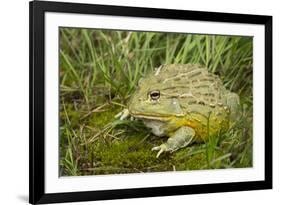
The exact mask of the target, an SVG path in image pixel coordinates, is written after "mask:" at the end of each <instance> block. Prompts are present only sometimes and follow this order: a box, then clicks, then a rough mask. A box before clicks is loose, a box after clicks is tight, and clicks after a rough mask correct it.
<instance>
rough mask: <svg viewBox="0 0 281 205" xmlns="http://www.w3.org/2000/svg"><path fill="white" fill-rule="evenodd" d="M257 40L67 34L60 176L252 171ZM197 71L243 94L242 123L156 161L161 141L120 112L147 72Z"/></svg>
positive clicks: (63, 42) (63, 30)
mask: <svg viewBox="0 0 281 205" xmlns="http://www.w3.org/2000/svg"><path fill="white" fill-rule="evenodd" d="M252 46H253V45H252V38H251V37H239V36H216V35H194V34H177V33H155V32H127V31H110V30H94V29H79V28H61V29H60V63H59V66H60V174H61V175H63V176H76V175H93V174H116V173H132V172H134V173H135V172H138V173H141V172H152V171H153V172H157V171H173V170H197V169H218V168H237V167H250V166H252V63H253V62H252V61H253V59H252V57H253V54H252ZM169 63H182V64H185V63H198V64H202V65H205V66H206V67H208V69H209V70H210V72H212V73H215V74H217V75H219V76H220V78H221V79H222V81H223V83H224V85H225V86H226V87H227V88H228V89H230V90H232V91H234V92H236V93H237V94H239V96H240V98H241V104H242V107H243V115H242V116H241V118H240V119H239V120H238V121H237V123H236V124H235V125H233V126H232V127H231V128H230V129H229V131H228V132H227V133H222V134H220V135H219V136H213V137H211V138H210V140H209V141H208V142H207V143H206V144H194V145H192V146H189V147H186V148H184V149H181V150H179V151H177V152H175V153H173V154H169V153H165V154H163V155H161V157H160V158H158V159H157V158H156V157H155V156H156V153H155V152H151V148H152V147H153V146H156V145H159V144H161V143H162V142H164V141H165V140H166V138H159V137H156V136H153V135H152V134H151V133H149V130H148V129H146V128H145V127H144V125H143V124H142V123H141V122H138V121H129V120H128V121H119V120H116V119H114V115H115V114H117V113H118V112H120V111H121V110H122V109H123V108H124V107H125V106H126V103H127V102H128V99H129V98H130V95H131V94H132V93H133V92H134V90H135V88H136V86H137V82H138V80H139V79H140V78H141V77H144V76H145V75H146V73H147V72H149V71H151V70H153V69H154V68H156V67H158V66H160V65H161V64H169Z"/></svg>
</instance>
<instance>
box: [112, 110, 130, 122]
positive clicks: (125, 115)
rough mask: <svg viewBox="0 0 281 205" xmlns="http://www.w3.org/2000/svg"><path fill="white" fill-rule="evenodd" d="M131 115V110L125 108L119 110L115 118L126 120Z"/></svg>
mask: <svg viewBox="0 0 281 205" xmlns="http://www.w3.org/2000/svg"><path fill="white" fill-rule="evenodd" d="M129 116H130V113H129V110H128V109H123V110H122V111H121V112H119V113H118V114H117V115H115V116H114V117H115V118H118V119H120V120H125V119H126V118H128V117H129Z"/></svg>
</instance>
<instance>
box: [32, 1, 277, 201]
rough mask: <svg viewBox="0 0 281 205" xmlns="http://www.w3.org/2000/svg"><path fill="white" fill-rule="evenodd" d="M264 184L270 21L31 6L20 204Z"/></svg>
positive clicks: (268, 147)
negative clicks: (24, 181)
mask: <svg viewBox="0 0 281 205" xmlns="http://www.w3.org/2000/svg"><path fill="white" fill-rule="evenodd" d="M270 188H272V17H271V16H262V15H248V14H247V15H246V14H229V13H214V12H207V11H206V12H201V11H200V12H199V11H184V10H169V9H156V8H137V7H122V6H105V5H91V4H77V3H58V2H46V1H44V2H41V1H33V2H30V203H33V204H35V203H52V202H72V201H86V200H106V199H120V198H131V197H152V196H165V195H180V194H197V193H212V192H228V191H240V190H256V189H270Z"/></svg>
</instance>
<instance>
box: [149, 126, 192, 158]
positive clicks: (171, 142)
mask: <svg viewBox="0 0 281 205" xmlns="http://www.w3.org/2000/svg"><path fill="white" fill-rule="evenodd" d="M194 136H195V131H194V130H193V129H192V128H190V127H181V128H179V129H178V130H177V131H176V132H175V133H174V134H173V135H172V136H171V137H170V138H169V139H168V141H167V142H166V143H164V144H161V145H160V146H157V147H153V148H152V151H155V150H156V151H158V150H159V152H158V153H157V155H156V157H157V158H158V157H159V156H160V154H161V153H163V152H167V151H168V152H174V151H176V150H178V149H180V148H183V147H186V146H188V145H189V144H190V143H192V142H193V140H194Z"/></svg>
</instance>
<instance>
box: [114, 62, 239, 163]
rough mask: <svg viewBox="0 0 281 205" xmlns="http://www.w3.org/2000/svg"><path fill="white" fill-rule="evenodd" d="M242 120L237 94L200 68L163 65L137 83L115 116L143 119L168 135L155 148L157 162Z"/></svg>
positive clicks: (151, 128) (199, 66)
mask: <svg viewBox="0 0 281 205" xmlns="http://www.w3.org/2000/svg"><path fill="white" fill-rule="evenodd" d="M239 116H240V98H239V95H238V94H236V93H234V92H231V91H230V90H228V89H227V88H226V87H225V86H224V84H223V82H222V80H221V79H220V78H219V76H218V75H216V74H214V73H212V72H210V71H209V70H208V68H207V67H205V66H202V65H199V64H164V65H161V66H159V67H158V68H157V69H155V70H154V71H152V72H150V73H148V74H147V75H146V76H145V77H143V78H141V79H140V80H139V82H138V85H137V88H136V90H135V92H134V93H133V94H132V96H131V97H130V100H129V102H128V105H127V107H126V108H125V109H123V110H122V111H121V112H120V113H118V114H117V115H116V116H115V117H116V118H119V119H120V120H125V119H127V118H129V117H131V118H133V119H136V120H141V121H143V123H144V125H145V126H146V127H147V128H148V129H150V131H151V132H152V134H154V135H156V136H159V137H167V138H168V139H167V141H166V142H165V143H162V144H160V145H159V146H154V147H153V148H152V149H151V150H152V151H157V155H156V157H157V158H158V157H159V156H160V155H161V154H162V153H164V152H170V153H172V152H175V151H177V150H179V149H181V148H184V147H187V146H189V145H191V144H193V143H194V142H197V143H206V142H208V140H209V139H210V137H211V136H218V135H220V134H221V133H225V132H227V130H228V129H229V128H230V126H231V125H232V124H233V123H235V121H236V120H237V119H238V118H239Z"/></svg>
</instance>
